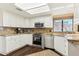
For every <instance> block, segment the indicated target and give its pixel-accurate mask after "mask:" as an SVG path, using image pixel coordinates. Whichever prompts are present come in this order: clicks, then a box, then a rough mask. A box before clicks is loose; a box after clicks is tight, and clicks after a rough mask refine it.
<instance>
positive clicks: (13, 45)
mask: <svg viewBox="0 0 79 59" xmlns="http://www.w3.org/2000/svg"><path fill="white" fill-rule="evenodd" d="M26 44H28V45H32V34H22V35H15V36H7V37H6V52H7V53H9V52H12V51H14V50H16V49H18V48H21V47H23V46H25V45H26Z"/></svg>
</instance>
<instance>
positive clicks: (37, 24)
mask: <svg viewBox="0 0 79 59" xmlns="http://www.w3.org/2000/svg"><path fill="white" fill-rule="evenodd" d="M35 27H37V28H39V27H44V23H35Z"/></svg>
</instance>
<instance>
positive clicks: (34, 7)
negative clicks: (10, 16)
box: [15, 3, 50, 14]
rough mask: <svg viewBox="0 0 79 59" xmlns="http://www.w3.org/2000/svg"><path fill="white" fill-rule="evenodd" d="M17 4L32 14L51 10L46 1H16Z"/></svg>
mask: <svg viewBox="0 0 79 59" xmlns="http://www.w3.org/2000/svg"><path fill="white" fill-rule="evenodd" d="M15 5H16V6H17V7H19V8H21V9H22V10H24V11H26V12H28V13H30V14H37V13H42V12H47V11H50V10H49V7H48V5H47V4H46V3H16V4H15Z"/></svg>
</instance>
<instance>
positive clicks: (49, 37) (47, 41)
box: [45, 35, 54, 49]
mask: <svg viewBox="0 0 79 59" xmlns="http://www.w3.org/2000/svg"><path fill="white" fill-rule="evenodd" d="M45 47H46V48H51V49H54V39H53V36H52V35H45Z"/></svg>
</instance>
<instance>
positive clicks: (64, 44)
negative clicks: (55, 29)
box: [54, 36, 68, 55]
mask: <svg viewBox="0 0 79 59" xmlns="http://www.w3.org/2000/svg"><path fill="white" fill-rule="evenodd" d="M54 48H55V50H56V51H58V52H59V53H61V54H62V55H68V41H67V39H66V38H65V37H64V36H54Z"/></svg>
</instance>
